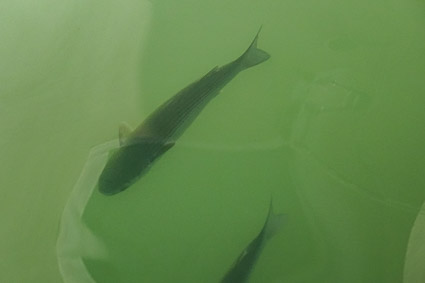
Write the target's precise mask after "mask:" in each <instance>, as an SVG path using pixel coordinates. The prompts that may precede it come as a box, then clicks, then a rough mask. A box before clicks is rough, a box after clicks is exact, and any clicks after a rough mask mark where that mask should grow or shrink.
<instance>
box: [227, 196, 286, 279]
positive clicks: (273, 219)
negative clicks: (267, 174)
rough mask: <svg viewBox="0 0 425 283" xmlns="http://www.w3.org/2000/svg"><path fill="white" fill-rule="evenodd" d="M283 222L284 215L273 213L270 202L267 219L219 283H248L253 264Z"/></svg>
mask: <svg viewBox="0 0 425 283" xmlns="http://www.w3.org/2000/svg"><path fill="white" fill-rule="evenodd" d="M284 222H285V214H275V213H274V212H273V205H272V201H270V206H269V213H268V216H267V219H266V221H265V223H264V225H263V228H262V229H261V231H260V233H258V235H257V237H255V239H254V240H252V241H251V243H249V245H248V246H247V247H246V248H245V249H244V250H243V251H242V252H241V253H240V255H239V257H238V258H237V259H236V261H235V262H234V263H233V265H232V267H231V268H230V269H229V270H228V271H227V273H226V275H225V276H224V277H223V279H222V280H221V281H220V282H221V283H244V282H248V279H249V275H250V274H251V272H252V270H253V269H254V266H255V263H256V262H257V260H258V258H259V257H260V254H261V252H262V251H263V248H264V246H265V244H266V242H267V241H268V240H270V238H272V237H273V236H274V235H276V233H277V232H278V231H279V230H280V229H281V228H282V226H283V224H284Z"/></svg>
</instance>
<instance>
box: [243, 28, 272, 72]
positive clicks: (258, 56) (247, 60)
mask: <svg viewBox="0 0 425 283" xmlns="http://www.w3.org/2000/svg"><path fill="white" fill-rule="evenodd" d="M260 31H261V27H260V29H259V30H258V32H257V35H256V36H255V38H254V40H253V41H252V43H251V45H250V46H249V47H248V49H247V50H246V51H245V53H244V54H242V56H241V57H239V60H240V61H241V64H242V67H243V69H247V68H250V67H252V66H255V65H258V64H260V63H262V62H264V61H266V60H267V59H269V58H270V54H268V53H267V52H266V51H264V50H261V49H259V48H257V41H258V35H259V34H260Z"/></svg>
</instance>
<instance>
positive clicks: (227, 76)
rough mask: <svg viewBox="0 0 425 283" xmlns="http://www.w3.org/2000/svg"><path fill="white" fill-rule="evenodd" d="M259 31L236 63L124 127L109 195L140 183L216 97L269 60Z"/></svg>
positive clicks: (108, 171)
mask: <svg viewBox="0 0 425 283" xmlns="http://www.w3.org/2000/svg"><path fill="white" fill-rule="evenodd" d="M259 32H260V31H258V33H257V35H256V36H255V38H254V40H253V41H252V43H251V45H250V46H249V48H248V49H247V50H246V51H245V52H244V53H243V54H242V56H240V57H239V58H238V59H236V60H234V61H233V62H230V63H228V64H227V65H224V66H221V67H215V68H213V69H212V70H211V71H209V72H208V73H207V74H206V75H205V76H203V77H202V78H201V79H199V80H198V81H195V82H193V83H192V84H190V85H188V86H187V87H185V88H184V89H182V90H181V91H179V92H178V93H177V94H176V95H174V96H173V97H171V98H170V99H168V100H167V101H166V102H165V103H163V104H162V105H161V106H160V107H158V108H157V109H156V110H155V111H154V112H153V113H151V114H150V115H149V116H148V117H147V118H146V119H145V120H144V121H143V122H142V124H140V125H139V126H138V127H137V128H136V129H135V130H131V129H129V127H127V126H124V125H122V126H120V130H119V141H120V146H119V148H118V149H116V150H114V151H113V152H111V154H110V157H109V159H108V161H107V163H106V166H105V168H104V169H103V171H102V173H101V175H100V177H99V181H98V188H99V190H100V192H102V193H103V194H105V195H113V194H116V193H119V192H121V191H123V190H125V189H126V188H128V187H129V186H130V185H132V184H133V183H134V182H135V181H137V180H138V179H139V178H140V177H141V176H142V175H143V174H144V173H146V171H147V170H148V168H149V167H150V166H151V165H152V163H153V162H154V161H155V160H156V159H157V158H158V157H159V156H161V155H162V154H164V153H165V152H166V151H167V150H169V149H170V148H171V147H172V146H173V145H174V143H175V141H176V140H177V139H178V138H179V137H180V136H181V135H182V134H183V132H184V131H185V130H186V129H187V128H188V126H189V125H190V124H191V123H192V122H193V120H194V119H195V118H196V117H197V116H198V115H199V113H200V112H201V111H202V109H203V108H204V107H205V106H206V105H207V104H208V102H210V101H211V99H212V98H213V97H215V96H216V95H217V94H219V93H220V90H221V89H222V88H223V87H224V86H225V85H226V84H227V83H228V82H230V81H231V80H232V79H233V78H234V77H235V76H236V75H237V74H238V73H239V72H241V71H243V70H245V69H247V68H250V67H252V66H255V65H258V64H260V63H262V62H264V61H266V60H267V59H268V58H269V57H270V55H269V54H268V53H267V52H265V51H263V50H261V49H258V48H257V40H258V34H259Z"/></svg>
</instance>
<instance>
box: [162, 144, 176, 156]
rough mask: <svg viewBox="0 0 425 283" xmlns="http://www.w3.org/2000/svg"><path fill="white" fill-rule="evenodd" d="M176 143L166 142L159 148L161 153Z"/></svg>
mask: <svg viewBox="0 0 425 283" xmlns="http://www.w3.org/2000/svg"><path fill="white" fill-rule="evenodd" d="M175 144H176V143H175V142H166V143H164V145H163V146H162V148H161V154H163V153H165V152H167V151H168V150H169V149H170V148H172V147H173V146H174V145H175Z"/></svg>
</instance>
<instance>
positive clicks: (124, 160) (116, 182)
mask: <svg viewBox="0 0 425 283" xmlns="http://www.w3.org/2000/svg"><path fill="white" fill-rule="evenodd" d="M169 147H170V146H168V145H167V144H164V143H162V142H158V141H153V140H151V139H150V140H143V141H138V142H134V143H131V144H126V145H123V146H121V147H119V148H118V149H116V150H115V151H113V152H111V155H110V157H109V159H108V161H107V162H106V165H105V167H104V169H103V171H102V173H101V174H100V176H99V180H98V189H99V191H100V192H101V193H103V194H105V195H114V194H117V193H119V192H122V191H124V190H125V189H127V188H128V187H130V186H131V185H132V184H134V183H135V182H136V181H137V180H138V179H139V178H140V177H142V176H143V175H144V174H145V173H146V172H147V171H148V170H149V168H150V167H151V165H152V163H153V162H154V161H155V159H156V158H158V157H159V156H160V155H161V154H162V153H164V152H165V151H166V150H167V149H168V148H169Z"/></svg>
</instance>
